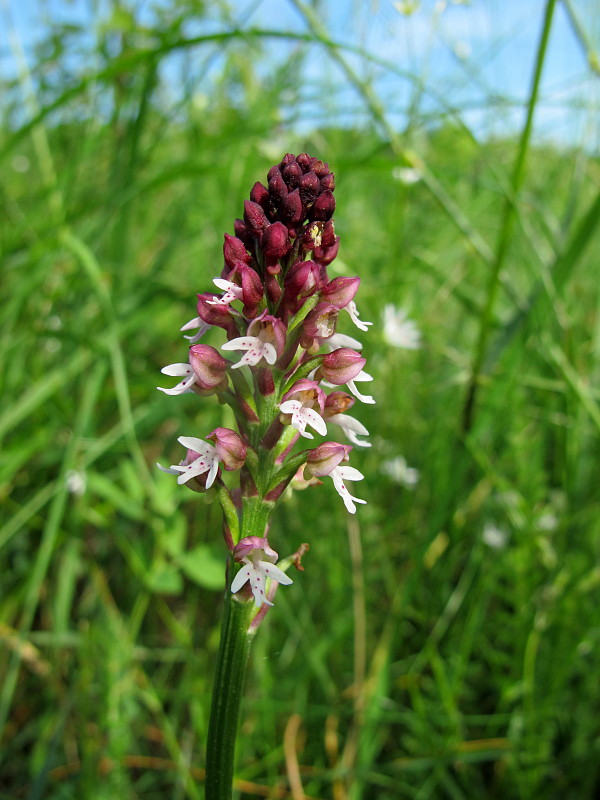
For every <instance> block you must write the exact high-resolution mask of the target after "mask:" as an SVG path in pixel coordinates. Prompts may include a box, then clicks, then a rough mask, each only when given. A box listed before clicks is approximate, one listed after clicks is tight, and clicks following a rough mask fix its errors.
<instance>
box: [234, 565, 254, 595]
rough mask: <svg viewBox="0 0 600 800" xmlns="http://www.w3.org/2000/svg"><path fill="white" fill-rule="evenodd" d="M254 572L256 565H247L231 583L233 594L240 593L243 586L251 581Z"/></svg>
mask: <svg viewBox="0 0 600 800" xmlns="http://www.w3.org/2000/svg"><path fill="white" fill-rule="evenodd" d="M253 572H254V564H246V565H245V566H244V567H242V568H241V570H240V571H239V572H238V573H237V575H236V576H235V578H234V579H233V580H232V582H231V591H232V592H233V594H235V593H236V592H239V590H240V589H241V588H242V586H243V585H244V584H245V583H246V581H249V580H250V577H251V575H252V573H253Z"/></svg>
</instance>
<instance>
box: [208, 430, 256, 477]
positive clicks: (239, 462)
mask: <svg viewBox="0 0 600 800" xmlns="http://www.w3.org/2000/svg"><path fill="white" fill-rule="evenodd" d="M206 438H207V439H210V440H211V441H213V442H214V443H215V449H216V452H217V459H218V460H219V461H220V462H221V463H222V464H223V466H224V467H225V469H226V470H228V471H229V472H231V471H233V470H237V469H241V468H242V467H243V466H244V462H245V461H246V445H245V444H244V442H243V440H242V437H241V436H240V435H239V433H236V432H235V431H232V430H231V428H215V429H214V431H212V433H209V434H208V436H207V437H206Z"/></svg>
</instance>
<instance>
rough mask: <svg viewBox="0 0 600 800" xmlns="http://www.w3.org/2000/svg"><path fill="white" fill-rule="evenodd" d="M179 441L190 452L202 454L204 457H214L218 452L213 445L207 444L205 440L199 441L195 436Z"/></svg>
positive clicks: (180, 438)
mask: <svg viewBox="0 0 600 800" xmlns="http://www.w3.org/2000/svg"><path fill="white" fill-rule="evenodd" d="M177 441H178V442H179V444H182V445H183V446H184V447H187V449H188V450H193V451H194V452H195V453H201V454H202V455H204V456H211V457H214V455H215V453H216V450H215V448H214V447H213V445H212V444H209V443H208V442H205V441H204V439H197V438H196V437H195V436H180V437H179V438H178V439H177Z"/></svg>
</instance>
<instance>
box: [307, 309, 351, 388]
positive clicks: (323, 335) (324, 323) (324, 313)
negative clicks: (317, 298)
mask: <svg viewBox="0 0 600 800" xmlns="http://www.w3.org/2000/svg"><path fill="white" fill-rule="evenodd" d="M337 317H338V309H337V308H336V307H335V306H333V305H331V303H317V305H316V306H315V307H314V308H313V310H312V311H311V312H310V314H308V316H307V317H306V319H305V320H304V322H303V323H302V340H301V344H302V346H303V347H304V346H305V344H304V343H305V342H306V343H307V344H308V342H311V344H312V339H328V338H329V337H330V336H333V334H334V333H335V323H336V321H337ZM309 347H310V345H309ZM340 383H346V381H340Z"/></svg>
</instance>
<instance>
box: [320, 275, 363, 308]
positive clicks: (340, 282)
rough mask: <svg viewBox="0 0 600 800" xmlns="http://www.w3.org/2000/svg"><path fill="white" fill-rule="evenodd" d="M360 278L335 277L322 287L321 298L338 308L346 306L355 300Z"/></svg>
mask: <svg viewBox="0 0 600 800" xmlns="http://www.w3.org/2000/svg"><path fill="white" fill-rule="evenodd" d="M359 285H360V278H334V279H333V280H332V281H329V283H328V284H327V285H326V286H324V287H323V288H322V289H321V298H322V299H323V300H325V301H327V302H328V303H331V305H332V306H335V307H336V308H345V307H346V306H347V305H348V303H350V302H351V301H352V300H354V295H355V294H356V292H357V291H358V287H359Z"/></svg>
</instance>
